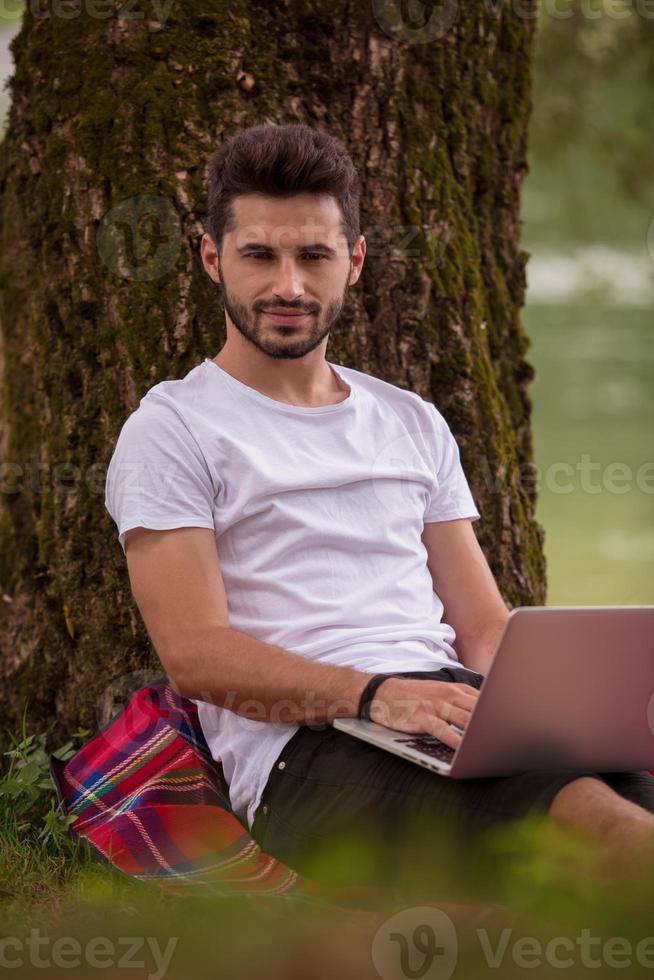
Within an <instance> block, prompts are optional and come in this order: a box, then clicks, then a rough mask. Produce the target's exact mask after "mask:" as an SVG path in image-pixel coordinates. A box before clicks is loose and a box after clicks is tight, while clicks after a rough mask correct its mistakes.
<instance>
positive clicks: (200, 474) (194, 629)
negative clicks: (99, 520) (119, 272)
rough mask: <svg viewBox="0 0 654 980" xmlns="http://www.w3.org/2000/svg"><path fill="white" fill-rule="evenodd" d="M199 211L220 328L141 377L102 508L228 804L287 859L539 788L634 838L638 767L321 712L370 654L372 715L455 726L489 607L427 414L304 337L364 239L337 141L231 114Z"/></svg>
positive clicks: (440, 424)
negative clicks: (363, 731) (461, 755)
mask: <svg viewBox="0 0 654 980" xmlns="http://www.w3.org/2000/svg"><path fill="white" fill-rule="evenodd" d="M207 227H208V233H206V234H205V235H204V236H203V238H202V243H201V254H202V261H203V264H204V268H205V270H206V272H207V274H208V275H209V276H210V278H211V279H212V281H213V282H214V283H216V284H217V285H220V287H221V288H222V298H223V302H224V307H225V320H226V328H227V339H226V342H225V344H224V346H223V347H222V349H221V350H220V351H219V352H218V354H217V355H216V356H215V357H214V358H205V359H204V360H203V362H202V363H200V364H198V365H196V366H195V367H194V368H193V369H192V370H191V371H190V372H189V373H188V374H187V375H186V376H185V377H184V378H181V379H178V380H169V381H162V382H160V383H159V384H156V385H154V386H153V387H152V388H151V389H150V390H149V391H148V392H147V393H146V395H145V396H144V397H143V399H142V400H141V403H140V406H139V408H138V409H137V410H136V411H135V412H133V413H132V415H131V416H130V417H129V418H128V419H127V421H126V422H125V424H124V426H123V429H122V430H121V433H120V436H119V438H118V441H117V444H116V449H115V452H114V455H113V457H112V460H111V465H110V469H109V472H108V475H107V496H106V505H107V508H108V510H109V512H110V513H111V515H112V517H113V518H114V520H115V521H116V524H117V525H118V529H119V539H120V542H121V545H122V546H123V549H124V551H125V554H126V558H127V566H128V571H129V577H130V583H131V588H132V592H133V595H134V598H135V600H136V602H137V604H138V607H139V610H140V612H141V615H142V617H143V620H144V623H145V625H146V628H147V630H148V633H149V635H150V637H151V639H152V642H153V644H154V646H155V649H156V650H157V653H158V655H159V657H160V659H161V662H162V664H163V666H164V669H165V670H166V672H167V674H168V676H169V677H170V679H171V681H172V682H173V683H174V684H175V686H176V687H177V688H178V689H179V691H180V692H181V693H182V694H183V695H185V696H186V697H189V698H191V699H193V700H195V702H196V703H197V705H198V709H199V716H200V721H201V724H202V728H203V731H204V733H205V736H206V738H207V742H208V744H209V746H210V749H211V752H212V755H213V757H214V758H215V759H216V761H218V762H220V763H221V764H222V767H223V771H224V774H225V777H226V779H227V782H228V784H229V790H230V798H231V803H232V807H233V809H234V812H235V813H236V814H237V815H238V816H239V818H240V819H241V821H242V822H243V824H244V826H247V827H248V828H249V829H250V830H251V832H252V834H253V836H254V837H255V839H256V840H257V841H258V842H259V843H260V844H261V846H262V847H263V849H264V850H265V851H266V852H268V853H270V854H272V855H274V856H275V857H278V858H279V859H280V860H283V861H286V862H287V863H289V864H290V865H291V866H293V867H295V868H296V869H297V870H298V871H303V870H304V868H305V862H310V861H311V859H312V857H313V854H314V851H315V848H316V847H317V846H318V845H319V844H322V843H324V842H329V841H330V840H334V841H336V840H338V839H340V838H342V837H344V836H346V835H347V834H348V833H350V832H360V833H361V834H362V835H370V836H371V838H372V836H375V838H376V839H379V840H380V841H381V842H382V845H383V847H384V848H386V849H387V850H390V849H391V845H392V844H393V843H399V842H401V841H402V840H406V839H407V835H409V834H410V832H411V830H410V828H411V827H413V823H412V821H413V818H414V817H416V815H418V814H420V815H421V816H423V817H424V818H426V820H427V822H428V825H429V826H430V827H433V828H436V827H437V826H440V825H443V826H444V825H445V822H446V821H448V820H450V821H452V820H454V821H456V822H457V823H460V824H461V826H463V827H465V829H466V831H468V830H472V831H475V830H482V829H484V828H486V827H489V826H492V825H494V824H497V823H500V822H502V821H505V820H508V819H512V818H518V817H520V816H523V815H524V814H526V813H529V812H532V811H539V810H540V811H542V812H545V811H546V812H548V813H549V814H550V816H551V817H552V819H554V820H556V821H559V822H561V823H564V824H567V825H570V826H576V827H579V828H583V829H585V830H586V831H588V833H589V834H591V835H594V836H596V837H598V838H599V837H603V838H604V839H605V840H606V842H607V844H609V845H611V846H612V847H613V848H617V849H618V851H619V852H620V853H624V854H627V853H628V846H629V842H631V843H632V846H640V845H641V844H642V845H643V846H646V845H647V844H649V843H650V842H651V841H652V840H653V839H654V838H653V834H654V816H653V815H652V813H653V811H654V789H653V788H652V786H653V784H654V781H653V780H651V779H650V778H649V777H648V776H647V775H646V774H644V773H628V774H601V775H600V774H594V773H571V772H529V773H525V774H521V775H519V776H512V777H504V778H498V779H483V780H480V779H470V780H454V779H449V778H446V777H441V776H438V775H436V774H435V773H433V772H430V771H428V770H426V769H423V768H422V767H420V766H417V765H415V764H413V763H411V762H409V761H407V760H404V759H401V758H399V757H397V756H394V755H391V754H389V753H387V752H384V751H383V750H382V749H379V748H377V747H374V746H371V745H369V744H367V743H365V742H363V741H360V740H358V739H354V738H352V737H351V736H350V735H348V734H345V733H343V732H339V731H338V730H336V729H334V728H333V727H332V726H331V725H330V724H329V722H331V721H332V720H333V719H334V718H335V717H337V716H346V717H356V716H357V714H358V711H359V705H360V702H361V701H362V696H364V697H363V700H365V699H366V695H365V693H364V692H368V693H370V690H371V689H370V688H369V687H368V685H369V682H370V681H371V677H374V676H375V675H378V674H388V675H391V674H392V675H394V676H391V677H388V679H386V680H384V683H382V684H380V685H379V686H378V687H376V690H375V691H374V696H373V698H372V700H371V701H370V717H371V718H372V719H373V720H374V721H378V722H380V723H381V724H386V725H388V726H390V727H395V728H399V729H401V730H403V731H406V732H427V733H431V734H433V735H436V736H437V737H438V738H440V739H441V740H442V741H443V742H445V743H446V744H447V745H450V746H452V747H455V746H456V745H458V743H459V741H460V738H461V735H460V734H459V732H460V731H463V730H465V727H466V724H467V720H468V718H469V716H470V712H471V711H472V709H473V707H474V704H475V701H476V698H477V697H478V695H479V688H480V686H481V684H482V682H483V678H484V675H485V673H486V671H487V669H488V666H489V664H490V660H491V658H492V655H493V652H494V650H495V648H496V644H497V641H498V638H499V636H500V634H501V632H502V630H503V628H504V625H505V623H506V619H507V616H508V610H507V607H506V604H505V602H504V601H503V599H502V597H501V595H500V593H499V590H498V588H497V585H496V583H495V581H494V578H493V576H492V573H491V571H490V569H489V567H488V564H487V562H486V560H485V557H484V555H483V552H482V551H481V548H480V547H479V544H478V542H477V539H476V536H475V534H474V531H473V528H472V523H473V522H474V521H475V520H477V519H479V517H480V515H479V512H478V510H477V508H476V506H475V503H474V500H473V498H472V495H471V492H470V488H469V486H468V483H467V480H466V477H465V475H464V472H463V469H462V466H461V462H460V457H459V451H458V447H457V444H456V441H455V439H454V436H453V435H452V433H451V431H450V429H449V426H448V424H447V422H446V420H445V419H444V417H443V416H442V415H441V413H440V412H439V411H438V410H437V409H436V408H435V406H434V405H432V404H431V403H429V402H427V401H425V400H424V399H422V398H421V397H420V396H418V395H417V394H415V393H414V392H411V391H407V390H404V389H401V388H399V387H397V386H394V385H392V384H389V383H387V382H384V381H382V380H381V379H378V378H375V377H373V376H372V375H369V374H365V373H363V372H360V371H356V370H354V369H352V368H348V367H344V366H343V365H334V364H332V363H330V362H328V361H327V360H326V359H325V350H326V346H327V341H328V337H329V333H330V330H331V329H332V327H333V326H334V324H335V323H336V322H337V320H338V318H339V314H340V312H341V310H342V307H343V302H344V299H345V296H346V295H347V291H348V289H349V288H350V287H351V286H353V285H354V284H355V283H356V282H357V280H358V279H359V276H360V275H361V272H362V268H363V263H364V257H365V251H366V243H365V238H364V236H363V235H362V234H361V233H360V228H359V185H358V178H357V174H356V170H355V168H354V166H353V164H352V161H351V160H350V158H349V156H348V155H347V152H346V151H345V149H344V147H343V145H342V144H341V143H340V142H339V141H337V140H335V139H333V138H332V137H330V136H328V135H326V134H324V133H319V132H316V131H313V130H311V129H309V128H308V127H306V126H300V125H289V126H274V125H265V126H258V127H251V128H250V129H248V130H245V131H243V132H242V133H240V134H239V135H238V136H237V137H235V138H234V139H233V140H231V141H229V142H228V143H226V144H224V145H223V146H221V147H220V148H219V149H218V150H217V151H216V153H215V154H214V156H213V158H212V160H211V162H210V167H209V208H208V221H207ZM398 675H399V676H398ZM589 696H591V695H590V693H589ZM407 706H409V708H410V710H407ZM453 726H456V727H453ZM457 729H458V730H457ZM380 880H381V879H380Z"/></svg>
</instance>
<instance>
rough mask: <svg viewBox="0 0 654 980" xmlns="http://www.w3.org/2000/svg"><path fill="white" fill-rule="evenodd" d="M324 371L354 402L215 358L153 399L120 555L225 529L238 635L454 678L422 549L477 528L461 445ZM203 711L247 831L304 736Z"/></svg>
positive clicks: (137, 436) (120, 500) (124, 443)
mask: <svg viewBox="0 0 654 980" xmlns="http://www.w3.org/2000/svg"><path fill="white" fill-rule="evenodd" d="M328 363H329V366H330V368H331V369H332V371H334V373H335V375H336V377H337V378H340V380H341V381H342V382H343V383H344V385H345V387H349V393H348V394H347V397H346V398H345V399H344V400H342V401H340V402H336V403H335V404H332V405H323V406H320V407H317V408H309V407H301V406H294V405H287V404H285V403H284V402H278V401H276V400H274V399H272V398H269V397H268V396H267V395H264V394H262V393H261V392H259V391H257V390H256V389H254V388H251V387H250V386H248V385H246V384H243V383H242V382H240V381H238V380H237V379H236V378H234V377H232V375H230V374H228V373H227V372H226V371H224V370H223V369H222V368H220V367H219V366H218V365H217V364H216V363H215V361H213V360H211V359H210V358H208V357H207V358H205V359H204V361H203V362H202V363H199V364H197V365H196V366H195V367H194V368H192V369H191V370H190V371H189V372H188V373H187V374H186V375H185V376H184V377H183V378H180V379H178V380H171V381H161V382H159V383H158V384H155V385H154V386H153V387H152V388H150V389H149V391H147V392H146V394H145V395H144V396H143V398H142V399H141V401H140V405H139V407H138V408H137V409H136V410H135V411H134V412H132V414H131V415H130V416H129V417H128V418H127V420H126V421H125V423H124V425H123V427H122V429H121V431H120V434H119V437H118V440H117V442H116V446H115V450H114V453H113V455H112V457H111V461H110V464H109V469H108V472H107V479H106V496H105V506H106V508H107V510H108V511H109V513H110V515H111V517H112V518H113V520H114V521H115V523H116V525H117V527H118V532H119V541H120V544H121V545H122V547H123V550H124V548H125V545H124V536H125V532H126V531H127V530H128V529H129V528H133V527H139V526H142V527H147V528H155V529H164V528H174V527H207V528H213V529H214V531H215V535H216V545H217V549H218V557H219V561H220V566H221V571H222V574H223V579H224V583H225V590H226V594H227V600H228V609H229V621H230V626H231V627H232V629H235V630H239V631H240V632H242V633H247V634H249V635H250V636H253V637H256V638H257V639H259V640H262V641H264V642H266V643H273V644H276V645H277V646H280V647H283V648H284V649H286V650H291V651H293V652H295V653H298V654H301V655H302V656H304V657H308V658H310V659H313V660H318V661H321V662H322V663H326V664H339V665H345V666H350V667H354V668H357V669H358V670H361V671H368V672H372V673H377V672H379V673H383V672H393V671H403V670H435V669H437V668H438V667H440V666H443V665H445V664H448V663H452V662H458V658H457V655H456V652H455V650H454V647H453V646H452V643H453V641H454V640H455V632H454V630H453V628H452V627H451V626H449V625H448V624H446V623H443V622H441V617H442V615H443V605H442V603H441V600H440V599H439V597H438V595H437V594H436V592H435V590H434V586H433V583H432V579H431V575H430V573H429V569H428V568H427V563H426V559H427V553H426V549H425V547H424V544H423V543H422V540H421V534H422V531H423V526H424V523H426V522H430V521H449V520H453V519H455V518H469V519H470V520H472V521H474V520H477V519H478V518H479V516H480V515H479V511H478V510H477V508H476V506H475V503H474V500H473V497H472V494H471V492H470V488H469V486H468V483H467V480H466V477H465V475H464V472H463V469H462V466H461V462H460V458H459V449H458V446H457V443H456V441H455V439H454V436H453V435H452V433H451V431H450V429H449V427H448V424H447V422H446V421H445V419H444V417H443V416H442V415H441V413H440V412H439V411H438V409H437V408H435V406H434V405H432V404H431V403H430V402H428V401H426V400H425V399H423V398H421V397H420V396H419V395H417V394H416V393H414V392H411V391H408V390H405V389H403V388H399V387H397V386H395V385H393V384H390V383H388V382H386V381H382V380H381V379H379V378H376V377H374V376H372V375H369V374H365V373H363V372H361V371H357V370H355V369H354V368H348V367H344V366H342V365H334V364H332V363H331V362H328ZM195 703H196V704H197V706H198V712H199V719H200V724H201V726H202V730H203V732H204V735H205V737H206V739H207V743H208V745H209V747H210V750H211V753H212V756H213V758H214V759H216V760H217V761H219V762H220V763H221V764H222V767H223V772H224V775H225V779H226V780H227V783H228V785H229V794H230V801H231V805H232V808H233V810H234V812H235V813H236V814H237V815H239V817H240V818H241V819H243V818H245V819H246V820H247V824H248V826H249V827H250V829H251V828H252V823H253V820H254V812H255V810H256V808H257V806H258V804H259V800H260V797H261V793H262V790H263V789H264V787H265V784H266V781H267V779H268V775H269V773H270V771H271V769H272V767H273V765H274V763H275V760H276V758H277V756H278V755H279V754H280V752H281V750H282V748H283V746H284V745H285V744H286V742H287V741H288V740H289V739H290V738H291V737H292V736H293V735H294V734H295V732H296V731H297V730H298V728H299V726H298V725H297V724H289V723H276V722H264V721H259V720H255V718H244V717H243V716H241V715H237V714H236V713H235V712H233V711H230V710H229V709H228V708H225V707H222V708H218V707H216V706H215V705H213V704H210V703H208V702H204V701H199V700H196V701H195ZM253 713H254V712H253Z"/></svg>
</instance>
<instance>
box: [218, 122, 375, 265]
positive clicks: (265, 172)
mask: <svg viewBox="0 0 654 980" xmlns="http://www.w3.org/2000/svg"><path fill="white" fill-rule="evenodd" d="M256 193H258V194H266V195H268V196H270V197H280V198H284V197H292V196H293V195H295V194H303V193H309V194H329V195H331V196H333V197H334V198H336V200H337V202H338V204H339V205H340V208H341V212H342V215H343V221H342V222H341V229H342V231H343V234H344V235H345V237H346V238H347V244H348V252H349V254H350V257H351V256H352V251H353V249H354V243H355V241H356V239H357V238H358V237H359V235H360V234H361V231H360V228H359V221H360V218H359V199H360V189H359V175H358V173H357V170H356V167H355V166H354V163H353V161H352V159H351V157H350V155H349V154H348V152H347V150H346V148H345V146H344V145H343V143H342V142H341V141H340V140H339V139H337V138H336V137H335V136H330V135H329V134H328V133H323V132H319V131H318V130H315V129H311V128H310V127H309V126H305V125H304V124H302V123H288V124H285V125H279V124H277V123H263V124H261V125H256V126H249V127H248V128H247V129H244V130H242V131H241V132H240V133H238V134H237V135H236V136H234V137H232V138H231V139H230V140H228V141H227V142H226V143H223V144H222V146H220V147H218V149H217V150H216V151H215V152H214V154H213V156H212V157H211V159H210V161H209V167H208V213H207V215H206V221H205V227H206V230H207V232H208V233H209V235H211V237H212V238H213V240H214V243H215V246H216V249H217V251H218V252H219V253H220V252H221V251H222V240H223V235H224V234H225V233H226V232H229V231H232V230H233V228H234V227H235V220H234V213H233V209H232V206H231V203H232V200H233V198H235V197H236V196H237V195H239V194H256Z"/></svg>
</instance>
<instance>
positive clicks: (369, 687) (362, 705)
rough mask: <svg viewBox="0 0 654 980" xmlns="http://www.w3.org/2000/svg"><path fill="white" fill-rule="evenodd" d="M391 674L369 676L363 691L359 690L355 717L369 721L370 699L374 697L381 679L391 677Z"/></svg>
mask: <svg viewBox="0 0 654 980" xmlns="http://www.w3.org/2000/svg"><path fill="white" fill-rule="evenodd" d="M392 676H393V675H392V674H375V676H374V677H371V678H370V680H369V681H368V683H367V684H366V686H365V687H364V689H363V691H362V692H361V698H360V700H359V710H358V712H357V718H361V719H362V721H370V720H371V718H370V705H371V704H372V699H373V698H374V696H375V694H376V692H377V688H378V687H379V685H380V684H381V683H382V681H385V680H387V679H388V678H389V677H392Z"/></svg>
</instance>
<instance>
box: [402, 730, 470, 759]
mask: <svg viewBox="0 0 654 980" xmlns="http://www.w3.org/2000/svg"><path fill="white" fill-rule="evenodd" d="M393 741H394V742H402V743H403V744H404V745H408V746H410V747H411V748H412V749H418V751H419V752H424V753H425V755H430V756H432V758H434V759H438V760H439V761H440V762H451V761H452V759H453V757H454V754H455V752H456V749H453V748H451V747H450V746H449V745H446V744H445V742H441V740H440V739H438V738H435V737H434V736H433V735H417V736H416V737H415V738H396V739H393Z"/></svg>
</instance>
